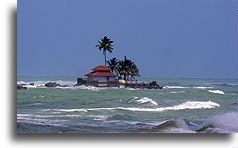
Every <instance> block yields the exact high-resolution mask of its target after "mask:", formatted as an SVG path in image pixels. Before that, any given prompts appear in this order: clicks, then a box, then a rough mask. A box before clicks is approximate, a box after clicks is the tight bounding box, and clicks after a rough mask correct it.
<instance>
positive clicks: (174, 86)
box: [163, 86, 188, 88]
mask: <svg viewBox="0 0 238 148" xmlns="http://www.w3.org/2000/svg"><path fill="white" fill-rule="evenodd" d="M163 88H188V87H183V86H164V87H163Z"/></svg>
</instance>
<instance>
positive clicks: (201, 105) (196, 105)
mask: <svg viewBox="0 0 238 148" xmlns="http://www.w3.org/2000/svg"><path fill="white" fill-rule="evenodd" d="M219 106H220V105H219V104H217V103H215V102H212V101H207V102H199V101H191V102H190V101H188V102H185V103H182V104H179V105H175V106H172V107H159V108H136V107H111V108H85V109H46V110H43V111H49V110H53V111H63V112H88V111H98V110H108V111H111V110H128V111H138V112H163V111H170V110H172V111H176V110H184V109H212V108H216V107H219Z"/></svg>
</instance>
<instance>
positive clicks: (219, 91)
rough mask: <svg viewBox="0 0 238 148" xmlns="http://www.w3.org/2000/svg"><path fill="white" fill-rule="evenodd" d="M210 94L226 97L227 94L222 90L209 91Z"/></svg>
mask: <svg viewBox="0 0 238 148" xmlns="http://www.w3.org/2000/svg"><path fill="white" fill-rule="evenodd" d="M208 91H209V92H210V93H215V94H221V95H224V94H225V93H224V92H223V91H221V90H208Z"/></svg>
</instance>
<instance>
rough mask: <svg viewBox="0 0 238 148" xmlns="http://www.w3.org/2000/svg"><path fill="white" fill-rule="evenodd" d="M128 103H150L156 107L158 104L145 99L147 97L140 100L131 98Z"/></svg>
mask: <svg viewBox="0 0 238 148" xmlns="http://www.w3.org/2000/svg"><path fill="white" fill-rule="evenodd" d="M130 102H138V103H139V104H144V103H151V104H154V105H158V103H156V102H155V101H154V100H152V99H150V98H147V97H142V98H138V97H133V98H131V99H130Z"/></svg>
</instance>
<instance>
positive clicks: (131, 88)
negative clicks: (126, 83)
mask: <svg viewBox="0 0 238 148" xmlns="http://www.w3.org/2000/svg"><path fill="white" fill-rule="evenodd" d="M127 89H129V90H140V89H139V88H127Z"/></svg>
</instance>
